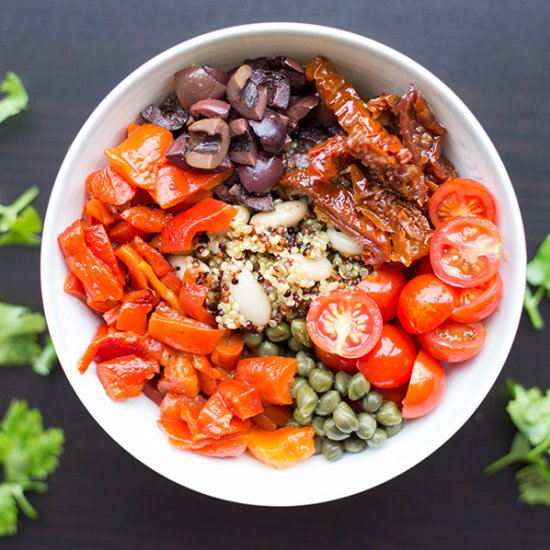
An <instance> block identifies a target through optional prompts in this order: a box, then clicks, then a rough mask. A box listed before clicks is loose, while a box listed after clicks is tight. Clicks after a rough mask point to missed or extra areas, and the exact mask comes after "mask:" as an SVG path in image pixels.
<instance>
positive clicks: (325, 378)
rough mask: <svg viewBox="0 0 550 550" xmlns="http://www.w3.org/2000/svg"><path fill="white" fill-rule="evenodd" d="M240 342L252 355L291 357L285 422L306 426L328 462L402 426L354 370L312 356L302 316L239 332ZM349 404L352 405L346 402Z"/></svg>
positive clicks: (393, 411) (382, 440)
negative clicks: (292, 369)
mask: <svg viewBox="0 0 550 550" xmlns="http://www.w3.org/2000/svg"><path fill="white" fill-rule="evenodd" d="M243 336H244V341H245V344H246V345H247V347H248V348H249V349H250V351H251V352H252V353H253V354H254V355H256V356H271V355H280V356H289V355H291V356H293V357H294V355H295V356H296V359H297V361H298V370H297V374H296V376H295V377H294V385H293V387H292V397H293V398H294V410H293V412H292V419H291V420H290V422H289V424H290V425H295V426H307V425H311V426H312V427H313V429H314V430H315V434H316V435H315V449H316V452H317V453H318V454H319V453H321V454H323V456H324V457H325V458H326V459H327V460H330V461H331V462H334V461H335V460H338V459H340V458H342V456H343V454H344V453H345V452H346V453H360V452H361V451H364V450H365V449H366V448H367V447H372V448H377V447H380V446H382V445H383V444H384V443H385V442H386V439H387V438H388V437H391V436H392V435H395V434H396V433H397V432H398V431H399V430H400V429H401V427H402V426H403V417H402V416H401V412H400V411H399V409H398V408H397V405H396V404H395V403H393V401H384V398H383V397H382V395H381V394H380V393H378V392H377V391H371V387H370V383H369V381H368V380H367V379H366V378H365V377H364V376H363V375H362V374H361V373H360V372H358V373H356V374H354V375H353V376H352V375H350V374H348V373H347V372H343V371H338V372H333V371H332V370H331V369H329V368H328V367H327V366H326V365H325V364H324V363H322V362H320V361H317V362H316V360H315V359H314V357H313V355H312V353H313V352H312V351H311V348H312V344H311V340H310V338H309V335H308V333H307V327H306V321H305V320H304V319H294V320H293V321H292V322H291V323H290V324H289V323H287V322H286V321H281V322H280V323H279V324H278V325H277V326H275V327H267V328H266V329H265V331H264V332H263V333H258V332H252V331H245V332H244V334H243ZM350 403H351V404H352V405H353V406H352V405H350Z"/></svg>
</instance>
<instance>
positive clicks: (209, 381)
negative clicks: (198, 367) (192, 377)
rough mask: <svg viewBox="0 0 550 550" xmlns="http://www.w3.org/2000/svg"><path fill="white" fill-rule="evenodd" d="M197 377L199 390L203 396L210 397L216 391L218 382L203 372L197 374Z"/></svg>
mask: <svg viewBox="0 0 550 550" xmlns="http://www.w3.org/2000/svg"><path fill="white" fill-rule="evenodd" d="M197 376H198V377H199V388H200V391H201V393H204V395H212V394H213V393H214V392H215V391H216V390H217V389H218V381H217V380H216V379H215V378H212V377H211V376H208V374H204V372H200V371H198V372H197Z"/></svg>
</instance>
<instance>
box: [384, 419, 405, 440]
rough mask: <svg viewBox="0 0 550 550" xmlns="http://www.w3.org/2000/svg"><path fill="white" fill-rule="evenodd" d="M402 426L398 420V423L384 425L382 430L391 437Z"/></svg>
mask: <svg viewBox="0 0 550 550" xmlns="http://www.w3.org/2000/svg"><path fill="white" fill-rule="evenodd" d="M402 427H403V422H399V424H394V425H393V426H385V427H384V431H385V432H386V435H387V436H388V437H393V436H394V435H395V434H396V433H398V432H400V431H401V428H402Z"/></svg>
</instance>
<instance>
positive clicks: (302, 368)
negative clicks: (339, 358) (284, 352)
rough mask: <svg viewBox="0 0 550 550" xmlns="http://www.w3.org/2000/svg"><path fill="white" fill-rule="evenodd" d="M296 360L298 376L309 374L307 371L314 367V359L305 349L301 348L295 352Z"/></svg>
mask: <svg viewBox="0 0 550 550" xmlns="http://www.w3.org/2000/svg"><path fill="white" fill-rule="evenodd" d="M296 360H297V361H298V374H299V375H300V376H309V373H310V372H311V371H312V370H313V369H314V368H315V361H314V359H313V358H312V357H310V356H309V355H308V354H307V353H306V352H305V351H303V350H301V351H299V352H298V353H297V354H296Z"/></svg>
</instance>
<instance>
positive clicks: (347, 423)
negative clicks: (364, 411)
mask: <svg viewBox="0 0 550 550" xmlns="http://www.w3.org/2000/svg"><path fill="white" fill-rule="evenodd" d="M332 419H333V420H334V423H335V424H336V427H337V428H338V429H339V430H340V431H341V432H344V433H347V434H349V433H351V432H354V431H355V430H357V428H359V420H357V415H356V414H355V413H354V412H353V409H352V408H351V407H350V406H349V405H348V404H347V403H346V402H345V401H342V402H341V403H339V404H338V405H337V407H336V408H335V409H334V412H333V413H332Z"/></svg>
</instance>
